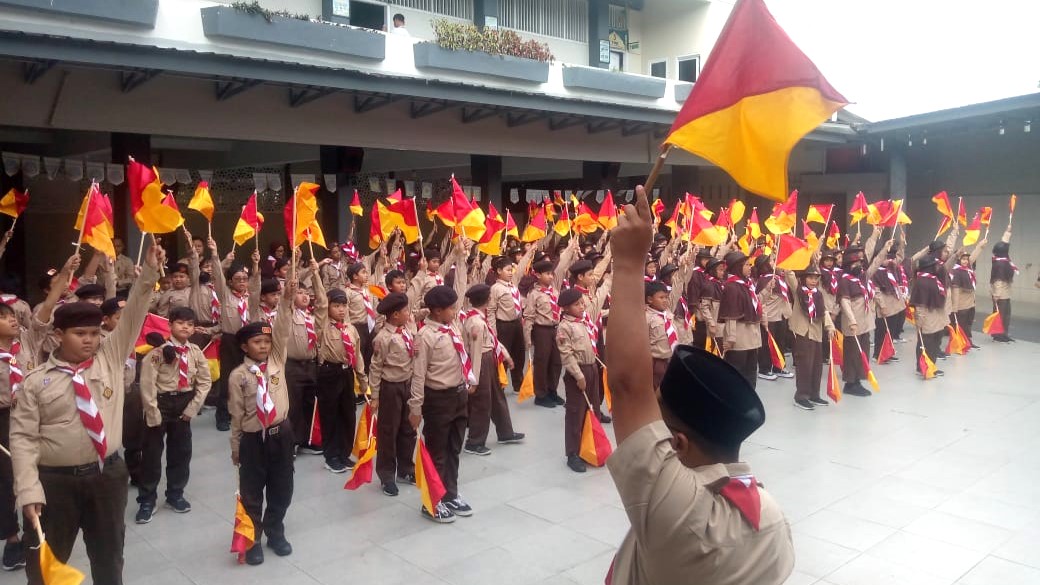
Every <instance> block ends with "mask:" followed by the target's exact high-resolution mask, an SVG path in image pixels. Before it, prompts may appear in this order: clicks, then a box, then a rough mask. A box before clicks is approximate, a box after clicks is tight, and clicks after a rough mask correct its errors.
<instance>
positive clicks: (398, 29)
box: [390, 12, 411, 37]
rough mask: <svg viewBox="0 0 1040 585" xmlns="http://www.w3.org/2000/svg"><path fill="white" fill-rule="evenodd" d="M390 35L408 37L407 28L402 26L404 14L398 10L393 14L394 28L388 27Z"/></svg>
mask: <svg viewBox="0 0 1040 585" xmlns="http://www.w3.org/2000/svg"><path fill="white" fill-rule="evenodd" d="M390 34H392V35H402V36H406V37H409V36H411V35H410V34H408V29H406V28H405V27H404V15H403V14H401V13H400V12H398V13H397V14H395V15H394V28H392V29H390Z"/></svg>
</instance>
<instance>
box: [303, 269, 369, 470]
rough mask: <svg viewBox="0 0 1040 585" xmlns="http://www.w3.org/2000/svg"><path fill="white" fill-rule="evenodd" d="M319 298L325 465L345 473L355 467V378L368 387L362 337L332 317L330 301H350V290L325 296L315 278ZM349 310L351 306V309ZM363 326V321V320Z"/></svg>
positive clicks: (320, 409) (320, 401) (317, 316)
mask: <svg viewBox="0 0 1040 585" xmlns="http://www.w3.org/2000/svg"><path fill="white" fill-rule="evenodd" d="M315 286H316V288H317V290H316V293H317V298H316V300H315V305H314V320H315V324H316V325H317V329H318V399H317V400H318V418H319V420H320V422H321V445H322V449H324V451H325V453H324V454H325V468H326V469H328V470H329V471H331V472H333V473H343V472H345V471H347V470H348V469H352V468H353V467H354V462H353V461H352V460H351V459H350V451H351V448H352V447H353V445H354V430H355V429H354V427H355V425H356V423H357V413H356V409H355V400H354V398H355V395H354V381H355V377H356V378H357V383H358V384H359V385H360V386H361V389H362V392H364V390H365V389H367V388H368V380H367V379H366V378H365V360H364V359H363V358H362V356H361V337H360V335H359V334H358V330H357V329H356V328H355V326H354V325H352V324H350V323H341V322H338V321H332V320H331V319H329V304H331V303H338V304H346V305H348V307H349V305H350V300H349V298H348V295H347V293H345V292H343V291H341V290H339V289H334V290H330V291H329V293H328V295H327V296H326V295H325V294H324V293H325V289H324V287H321V286H320V283H319V282H317V281H315ZM348 311H349V309H348ZM362 326H364V324H362Z"/></svg>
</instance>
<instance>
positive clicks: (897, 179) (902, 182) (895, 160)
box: [850, 148, 909, 204]
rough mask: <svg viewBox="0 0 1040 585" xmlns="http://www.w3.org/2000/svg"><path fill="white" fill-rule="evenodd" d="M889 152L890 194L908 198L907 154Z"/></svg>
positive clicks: (900, 151)
mask: <svg viewBox="0 0 1040 585" xmlns="http://www.w3.org/2000/svg"><path fill="white" fill-rule="evenodd" d="M888 152H889V154H888V192H889V193H891V194H892V196H893V197H899V198H901V197H906V196H907V195H909V193H907V192H906V153H904V152H903V151H902V150H896V149H894V148H890V149H889V150H888ZM850 204H851V202H850Z"/></svg>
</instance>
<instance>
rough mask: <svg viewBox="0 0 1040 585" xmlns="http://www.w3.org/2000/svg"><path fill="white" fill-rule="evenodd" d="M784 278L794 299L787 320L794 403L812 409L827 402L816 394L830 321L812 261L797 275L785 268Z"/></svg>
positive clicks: (832, 326)
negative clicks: (791, 343) (790, 342)
mask: <svg viewBox="0 0 1040 585" xmlns="http://www.w3.org/2000/svg"><path fill="white" fill-rule="evenodd" d="M786 277H787V285H788V287H789V289H790V291H791V294H792V295H793V296H794V298H795V301H794V306H793V307H792V310H791V320H790V323H791V332H792V333H794V374H795V378H794V383H795V393H794V404H795V406H797V407H798V408H801V409H802V410H813V409H814V408H815V407H817V406H827V404H828V402H827V401H826V400H825V399H824V398H822V397H821V396H820V380H821V379H822V376H823V343H822V342H823V341H824V339H829V338H830V336H831V335H832V334H833V333H834V322H833V321H831V314H830V313H828V312H827V307H826V304H825V302H824V300H823V293H821V292H820V269H819V268H817V267H816V265H815V264H810V265H809V266H808V267H807V268H806V269H805V270H803V271H801V272H800V273H799V274H798V275H797V276H796V275H795V274H794V273H793V272H792V271H790V270H788V271H787V274H786Z"/></svg>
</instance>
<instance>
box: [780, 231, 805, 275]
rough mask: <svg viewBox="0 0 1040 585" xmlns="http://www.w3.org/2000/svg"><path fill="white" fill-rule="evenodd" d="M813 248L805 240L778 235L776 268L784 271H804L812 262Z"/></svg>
mask: <svg viewBox="0 0 1040 585" xmlns="http://www.w3.org/2000/svg"><path fill="white" fill-rule="evenodd" d="M812 255H813V247H812V246H810V245H809V243H808V242H806V241H805V240H801V239H799V238H796V237H794V236H791V235H788V234H780V243H779V247H778V248H777V252H776V267H777V268H783V269H784V270H805V268H806V266H808V265H809V262H810V261H811V260H812Z"/></svg>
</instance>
